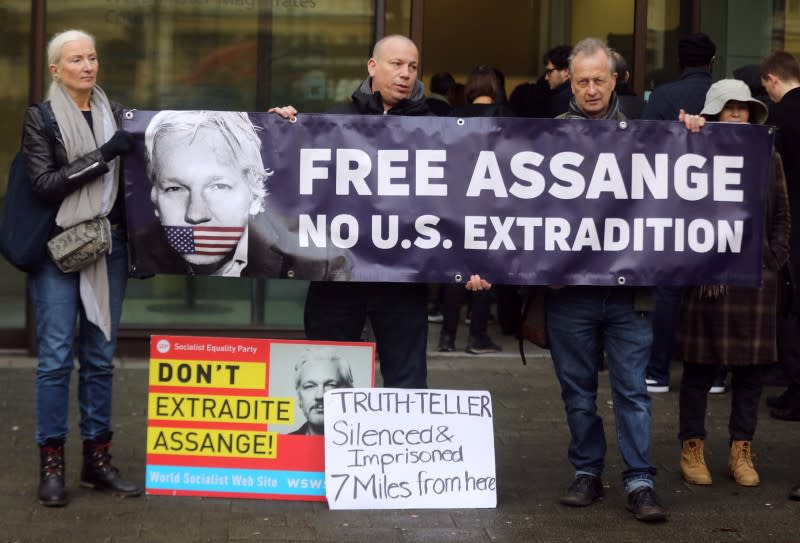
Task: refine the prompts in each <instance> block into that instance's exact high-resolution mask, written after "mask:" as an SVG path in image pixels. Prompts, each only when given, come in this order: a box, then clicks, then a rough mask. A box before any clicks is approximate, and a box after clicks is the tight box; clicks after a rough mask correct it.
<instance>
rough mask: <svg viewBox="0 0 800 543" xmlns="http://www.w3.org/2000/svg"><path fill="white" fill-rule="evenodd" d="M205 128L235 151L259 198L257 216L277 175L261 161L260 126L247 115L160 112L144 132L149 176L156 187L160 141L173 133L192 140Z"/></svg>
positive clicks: (206, 112) (146, 167) (252, 190)
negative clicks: (270, 181)
mask: <svg viewBox="0 0 800 543" xmlns="http://www.w3.org/2000/svg"><path fill="white" fill-rule="evenodd" d="M201 128H210V129H212V130H216V131H218V132H219V133H220V134H221V135H222V137H223V139H224V140H225V142H226V143H227V144H228V147H229V148H230V151H231V157H232V158H233V160H234V163H235V164H236V165H237V166H240V167H241V169H242V173H243V174H244V178H245V180H246V181H247V185H248V187H249V188H250V192H251V193H252V194H253V195H254V196H255V197H256V198H257V199H258V203H259V206H258V209H257V210H254V211H251V213H252V214H254V215H255V214H257V213H260V212H262V211H264V198H265V197H266V195H267V187H266V181H267V178H268V177H270V176H271V175H272V174H273V172H272V170H268V169H266V168H264V161H263V160H262V158H261V139H260V138H259V137H258V134H256V127H255V126H253V123H252V122H250V118H249V117H248V116H247V114H246V113H243V112H238V111H170V110H165V111H161V112H159V113H157V114H156V115H155V116H154V117H153V118H152V119H150V123H149V124H148V125H147V129H146V130H145V133H144V151H145V153H144V157H145V169H146V172H147V177H148V179H150V182H151V183H153V185H155V184H156V180H157V179H156V178H157V177H158V168H157V167H156V166H155V151H156V147H157V146H158V144H159V142H160V141H161V140H162V139H163V138H164V137H168V136H169V135H171V134H175V133H185V134H187V135H189V136H190V137H191V138H192V139H194V137H195V136H196V135H197V132H198V131H199V130H200V129H201Z"/></svg>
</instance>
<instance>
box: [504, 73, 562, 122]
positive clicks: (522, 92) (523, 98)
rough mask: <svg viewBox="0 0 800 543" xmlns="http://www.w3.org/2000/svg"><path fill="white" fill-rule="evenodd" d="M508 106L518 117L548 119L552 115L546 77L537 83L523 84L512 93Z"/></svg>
mask: <svg viewBox="0 0 800 543" xmlns="http://www.w3.org/2000/svg"><path fill="white" fill-rule="evenodd" d="M508 105H509V106H511V109H512V110H513V111H514V113H515V114H516V116H518V117H530V118H539V119H548V118H551V117H554V115H551V114H550V87H548V86H547V81H545V80H544V77H540V78H539V79H538V80H537V81H536V82H535V83H522V84H521V85H518V86H517V87H516V88H515V89H514V91H513V92H512V93H511V98H509V99H508Z"/></svg>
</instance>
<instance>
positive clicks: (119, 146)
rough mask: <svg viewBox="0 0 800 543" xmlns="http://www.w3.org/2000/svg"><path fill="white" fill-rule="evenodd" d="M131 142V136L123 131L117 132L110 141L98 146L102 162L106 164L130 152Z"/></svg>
mask: <svg viewBox="0 0 800 543" xmlns="http://www.w3.org/2000/svg"><path fill="white" fill-rule="evenodd" d="M133 142H134V139H133V134H131V133H130V132H125V131H124V130H117V131H116V132H114V135H113V136H111V139H110V140H108V141H107V142H105V143H104V144H103V145H101V146H100V154H101V155H103V160H105V161H106V162H108V161H110V160H113V159H114V158H116V157H118V156H119V155H124V154H125V153H127V152H128V151H130V149H131V147H132V146H133Z"/></svg>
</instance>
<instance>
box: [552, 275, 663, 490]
mask: <svg viewBox="0 0 800 543" xmlns="http://www.w3.org/2000/svg"><path fill="white" fill-rule="evenodd" d="M547 334H548V338H549V340H550V353H551V354H552V356H553V365H554V367H555V370H556V376H557V377H558V381H559V383H560V384H561V399H562V400H563V401H564V408H565V410H566V414H567V424H568V426H569V430H570V435H571V439H570V443H569V449H568V451H567V456H568V458H569V461H570V463H571V464H572V465H573V466H574V467H575V474H576V476H577V475H592V476H595V477H599V476H600V475H601V474H602V473H603V468H604V467H605V455H606V437H605V431H604V429H603V419H602V418H601V416H600V413H598V411H597V385H598V371H599V369H600V368H599V364H600V360H601V358H602V357H601V354H602V352H603V351H604V350H605V352H606V354H607V357H608V377H609V380H610V381H611V396H612V399H613V406H612V407H613V410H614V419H615V421H616V437H617V444H618V445H619V451H620V454H621V455H622V459H623V461H624V463H625V469H624V471H623V473H622V480H623V482H624V483H625V491H626V492H628V493H629V492H632V491H634V490H636V489H637V488H638V487H639V486H643V485H646V486H651V487H652V486H653V477H654V476H655V474H656V468H655V467H654V466H653V465H652V463H651V462H650V431H651V426H652V424H651V408H650V396H649V394H648V393H647V385H646V384H645V368H646V367H647V357H648V356H649V354H650V346H651V343H652V341H653V328H652V323H651V322H650V316H649V313H642V312H639V311H636V310H635V309H634V308H633V291H632V290H630V289H626V288H620V287H608V288H605V287H564V288H561V289H557V290H551V291H550V292H549V293H548V300H547ZM603 411H605V410H603Z"/></svg>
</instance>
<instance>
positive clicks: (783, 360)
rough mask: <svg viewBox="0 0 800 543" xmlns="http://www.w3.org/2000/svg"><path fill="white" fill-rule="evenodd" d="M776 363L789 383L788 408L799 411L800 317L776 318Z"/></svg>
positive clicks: (795, 315) (794, 315)
mask: <svg viewBox="0 0 800 543" xmlns="http://www.w3.org/2000/svg"><path fill="white" fill-rule="evenodd" d="M777 332H778V362H780V365H781V366H782V367H783V370H784V372H785V374H786V377H787V378H788V381H789V406H790V407H791V408H793V409H800V315H797V314H795V313H793V314H792V315H791V316H789V317H783V316H781V315H779V316H778V330H777Z"/></svg>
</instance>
